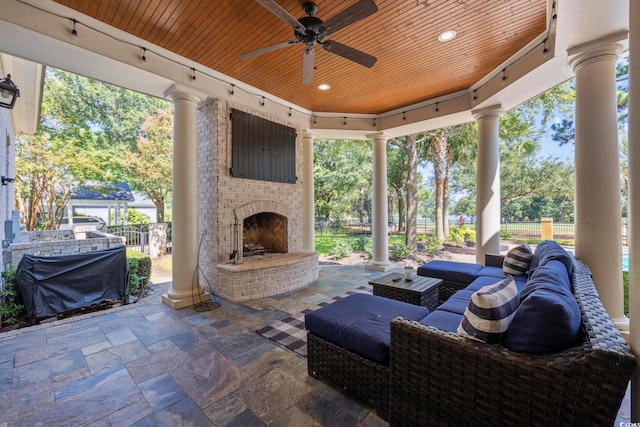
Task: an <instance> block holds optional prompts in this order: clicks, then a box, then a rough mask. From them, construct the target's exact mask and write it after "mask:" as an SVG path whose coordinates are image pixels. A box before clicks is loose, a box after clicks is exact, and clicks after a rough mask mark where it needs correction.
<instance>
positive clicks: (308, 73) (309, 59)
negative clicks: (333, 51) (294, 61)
mask: <svg viewBox="0 0 640 427" xmlns="http://www.w3.org/2000/svg"><path fill="white" fill-rule="evenodd" d="M315 67H316V50H315V49H314V48H312V47H309V48H307V49H306V50H305V51H304V54H303V56H302V84H303V85H308V84H310V83H313V71H314V70H315Z"/></svg>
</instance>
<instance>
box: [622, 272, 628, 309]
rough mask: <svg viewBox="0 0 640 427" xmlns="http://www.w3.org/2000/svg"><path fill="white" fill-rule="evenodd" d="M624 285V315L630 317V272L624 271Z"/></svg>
mask: <svg viewBox="0 0 640 427" xmlns="http://www.w3.org/2000/svg"><path fill="white" fill-rule="evenodd" d="M622 285H623V287H624V315H625V316H627V317H629V272H628V271H623V272H622Z"/></svg>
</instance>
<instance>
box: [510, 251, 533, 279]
mask: <svg viewBox="0 0 640 427" xmlns="http://www.w3.org/2000/svg"><path fill="white" fill-rule="evenodd" d="M531 258H533V252H531V247H530V246H529V245H528V244H526V243H524V244H522V245H520V246H516V247H515V248H513V249H511V250H510V251H509V252H507V254H506V255H505V257H504V261H503V263H502V271H503V272H504V274H506V275H514V276H519V275H521V274H524V273H526V272H527V270H529V264H531Z"/></svg>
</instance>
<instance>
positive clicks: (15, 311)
mask: <svg viewBox="0 0 640 427" xmlns="http://www.w3.org/2000/svg"><path fill="white" fill-rule="evenodd" d="M2 281H3V283H4V286H3V288H2V289H1V290H0V299H1V300H2V301H0V319H1V320H2V322H1V323H2V324H5V325H14V324H16V323H18V318H19V316H20V314H21V313H22V312H23V311H24V305H23V304H20V302H21V301H19V298H18V295H17V294H18V293H17V290H16V269H15V267H14V266H10V267H9V269H8V270H6V271H3V272H2Z"/></svg>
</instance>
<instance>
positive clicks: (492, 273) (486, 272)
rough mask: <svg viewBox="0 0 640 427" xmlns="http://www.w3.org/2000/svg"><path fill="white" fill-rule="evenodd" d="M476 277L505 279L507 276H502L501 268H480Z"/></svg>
mask: <svg viewBox="0 0 640 427" xmlns="http://www.w3.org/2000/svg"><path fill="white" fill-rule="evenodd" d="M476 276H489V277H495V278H497V279H506V278H507V275H506V274H504V271H503V270H502V267H482V269H481V270H480V271H478V274H477V275H476ZM496 282H497V280H494V281H493V283H496Z"/></svg>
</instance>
